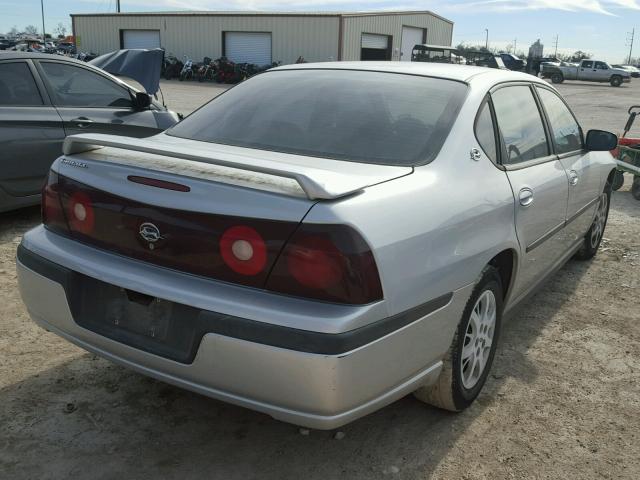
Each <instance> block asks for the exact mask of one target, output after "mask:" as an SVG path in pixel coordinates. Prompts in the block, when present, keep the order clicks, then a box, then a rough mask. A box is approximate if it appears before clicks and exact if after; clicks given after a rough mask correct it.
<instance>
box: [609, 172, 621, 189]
mask: <svg viewBox="0 0 640 480" xmlns="http://www.w3.org/2000/svg"><path fill="white" fill-rule="evenodd" d="M623 185H624V172H621V171H620V170H616V173H615V175H614V176H613V185H611V188H612V189H613V190H616V191H617V190H620V189H621V188H622V186H623Z"/></svg>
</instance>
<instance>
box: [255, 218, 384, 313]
mask: <svg viewBox="0 0 640 480" xmlns="http://www.w3.org/2000/svg"><path fill="white" fill-rule="evenodd" d="M266 287H267V289H269V290H272V291H276V292H280V293H285V294H289V295H295V296H300V297H307V298H314V299H318V300H323V301H329V302H337V303H347V304H356V305H358V304H366V303H371V302H375V301H377V300H381V299H382V286H381V284H380V275H379V274H378V268H377V266H376V262H375V259H374V257H373V253H372V252H371V249H370V248H369V246H368V245H367V244H366V242H365V241H364V240H363V238H362V236H361V235H360V234H359V233H358V232H357V231H355V230H354V229H353V228H351V227H348V226H346V225H319V224H301V225H300V226H299V227H298V229H297V230H296V232H295V233H294V234H293V236H292V237H291V239H289V241H288V242H287V244H286V246H285V248H284V250H283V252H282V253H281V254H280V257H279V258H278V260H277V262H276V265H275V266H274V268H273V270H272V272H271V275H270V276H269V279H268V281H267V285H266Z"/></svg>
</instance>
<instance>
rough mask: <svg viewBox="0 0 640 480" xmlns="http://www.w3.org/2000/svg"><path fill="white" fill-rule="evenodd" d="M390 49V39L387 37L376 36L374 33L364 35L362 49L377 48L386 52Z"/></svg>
mask: <svg viewBox="0 0 640 480" xmlns="http://www.w3.org/2000/svg"><path fill="white" fill-rule="evenodd" d="M388 47H389V37H388V36H387V35H374V34H373V33H363V34H362V48H375V49H376V50H386V49H387V48H388Z"/></svg>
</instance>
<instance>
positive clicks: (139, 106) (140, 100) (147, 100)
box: [133, 92, 151, 110]
mask: <svg viewBox="0 0 640 480" xmlns="http://www.w3.org/2000/svg"><path fill="white" fill-rule="evenodd" d="M149 105H151V96H150V95H148V94H146V93H144V92H136V96H135V98H134V99H133V108H135V109H136V110H144V109H146V108H149Z"/></svg>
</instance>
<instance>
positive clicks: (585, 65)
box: [582, 61, 593, 68]
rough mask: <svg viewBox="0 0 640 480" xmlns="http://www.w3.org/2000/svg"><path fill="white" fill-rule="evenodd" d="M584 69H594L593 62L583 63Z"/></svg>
mask: <svg viewBox="0 0 640 480" xmlns="http://www.w3.org/2000/svg"><path fill="white" fill-rule="evenodd" d="M582 68H593V62H592V61H588V62H582Z"/></svg>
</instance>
